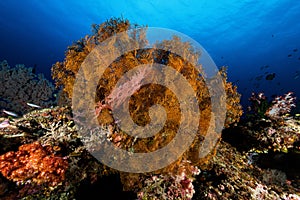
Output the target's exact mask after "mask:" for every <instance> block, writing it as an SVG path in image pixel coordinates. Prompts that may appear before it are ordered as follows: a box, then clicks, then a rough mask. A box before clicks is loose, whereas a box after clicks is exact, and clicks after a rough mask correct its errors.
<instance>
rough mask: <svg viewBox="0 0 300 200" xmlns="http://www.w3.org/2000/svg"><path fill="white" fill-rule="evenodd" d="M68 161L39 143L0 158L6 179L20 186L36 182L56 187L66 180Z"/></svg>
mask: <svg viewBox="0 0 300 200" xmlns="http://www.w3.org/2000/svg"><path fill="white" fill-rule="evenodd" d="M67 168H68V161H67V160H66V159H65V158H63V157H60V156H56V155H55V154H54V151H53V149H52V147H51V146H44V147H43V146H42V145H41V144H40V143H38V142H34V143H31V144H24V145H22V146H20V147H19V150H18V151H17V152H13V151H10V152H7V153H6V154H4V155H1V156H0V171H1V173H2V174H3V176H4V177H6V178H7V179H9V180H12V181H14V182H17V183H19V184H24V183H26V182H34V183H37V184H43V183H45V184H48V185H50V186H56V185H57V184H59V183H60V182H62V181H63V180H64V179H65V171H66V169H67Z"/></svg>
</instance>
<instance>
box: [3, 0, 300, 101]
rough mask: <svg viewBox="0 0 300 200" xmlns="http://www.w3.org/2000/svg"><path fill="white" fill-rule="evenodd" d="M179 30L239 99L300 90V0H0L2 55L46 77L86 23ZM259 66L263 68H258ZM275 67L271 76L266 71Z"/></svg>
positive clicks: (83, 32)
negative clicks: (220, 70)
mask: <svg viewBox="0 0 300 200" xmlns="http://www.w3.org/2000/svg"><path fill="white" fill-rule="evenodd" d="M120 16H123V17H124V18H127V19H129V20H130V21H131V22H133V23H138V24H140V25H148V26H150V27H152V26H153V27H162V28H169V29H174V30H176V31H180V32H182V33H184V34H186V35H188V36H190V37H192V38H193V39H195V40H196V41H197V42H199V43H200V44H201V45H202V46H203V47H204V48H205V49H206V50H207V51H208V53H209V54H210V55H211V57H212V58H213V59H214V61H215V62H216V64H217V66H219V67H220V66H223V65H226V66H228V76H229V81H232V82H234V83H235V84H237V85H238V88H239V92H240V93H242V95H243V101H244V102H245V101H246V99H247V98H248V97H249V95H250V94H251V92H252V91H264V92H265V93H266V94H267V95H272V94H279V95H281V94H284V93H287V92H288V91H294V92H296V95H297V96H300V87H299V85H300V77H298V76H297V71H299V73H300V22H299V19H300V1H296V0H268V1H261V0H244V1H242V0H224V1H221V0H219V1H218V0H201V1H196V0H194V1H183V0H180V1H166V2H165V3H164V2H163V1H159V0H152V1H150V0H147V1H146V0H144V1H137V0H135V1H131V0H130V1H116V0H109V1H106V0H85V1H83V0H24V1H20V0H7V1H0V60H3V59H6V60H7V61H8V63H9V64H10V65H11V66H13V65H15V64H19V63H21V64H25V65H27V66H30V67H32V66H34V65H36V66H37V72H43V73H45V75H46V77H47V78H49V79H50V77H51V75H50V68H51V66H52V64H54V63H55V62H57V61H62V60H63V59H64V51H65V50H66V47H67V46H68V45H71V44H72V42H73V41H76V40H78V39H80V38H81V37H84V36H85V35H86V34H89V33H90V25H91V24H93V23H98V24H99V23H102V22H104V21H105V20H107V19H109V18H110V17H120ZM263 66H268V67H266V68H263V69H261V68H262V67H263ZM269 73H275V74H276V76H275V77H274V79H273V80H266V78H265V77H266V75H268V74H269Z"/></svg>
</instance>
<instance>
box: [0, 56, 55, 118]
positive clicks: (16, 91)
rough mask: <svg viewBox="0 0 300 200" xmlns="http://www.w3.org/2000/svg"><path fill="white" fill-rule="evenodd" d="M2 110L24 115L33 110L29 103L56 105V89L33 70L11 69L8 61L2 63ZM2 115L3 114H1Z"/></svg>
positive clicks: (0, 90)
mask: <svg viewBox="0 0 300 200" xmlns="http://www.w3.org/2000/svg"><path fill="white" fill-rule="evenodd" d="M0 84H1V89H0V108H2V109H6V110H9V111H14V112H17V113H18V114H24V113H26V112H28V111H31V110H33V108H32V107H30V106H28V105H27V103H34V104H37V105H39V106H41V107H50V106H52V105H55V103H56V100H55V97H54V96H53V95H54V91H55V88H54V86H53V85H52V83H51V82H49V81H48V80H47V79H45V78H44V76H43V75H42V74H38V75H36V74H35V73H34V72H33V68H28V67H25V66H24V65H17V66H16V67H10V66H9V65H8V63H7V61H6V60H4V61H2V62H0ZM1 114H2V113H1Z"/></svg>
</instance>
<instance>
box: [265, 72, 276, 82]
mask: <svg viewBox="0 0 300 200" xmlns="http://www.w3.org/2000/svg"><path fill="white" fill-rule="evenodd" d="M275 76H276V74H275V73H272V74H268V75H267V76H266V80H268V81H271V80H273V79H274V78H275Z"/></svg>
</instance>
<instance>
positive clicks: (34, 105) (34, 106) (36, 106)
mask: <svg viewBox="0 0 300 200" xmlns="http://www.w3.org/2000/svg"><path fill="white" fill-rule="evenodd" d="M26 104H27V105H28V106H30V107H33V108H41V106H38V105H36V104H33V103H26Z"/></svg>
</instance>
